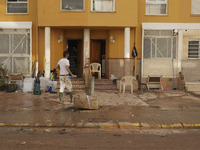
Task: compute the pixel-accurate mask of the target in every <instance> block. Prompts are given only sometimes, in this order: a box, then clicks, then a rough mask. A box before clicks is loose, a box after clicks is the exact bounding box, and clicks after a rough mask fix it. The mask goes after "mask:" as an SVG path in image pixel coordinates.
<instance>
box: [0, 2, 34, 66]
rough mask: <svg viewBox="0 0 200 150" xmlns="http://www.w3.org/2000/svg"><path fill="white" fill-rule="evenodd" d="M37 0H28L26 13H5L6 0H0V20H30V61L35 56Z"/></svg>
mask: <svg viewBox="0 0 200 150" xmlns="http://www.w3.org/2000/svg"><path fill="white" fill-rule="evenodd" d="M36 11H37V0H29V12H28V14H6V0H0V21H10V22H15V21H16V22H17V21H30V22H32V23H33V24H32V35H33V36H32V43H33V44H32V55H33V57H32V63H33V62H34V61H35V59H36V58H37V46H36V27H37V15H36V14H37V13H36Z"/></svg>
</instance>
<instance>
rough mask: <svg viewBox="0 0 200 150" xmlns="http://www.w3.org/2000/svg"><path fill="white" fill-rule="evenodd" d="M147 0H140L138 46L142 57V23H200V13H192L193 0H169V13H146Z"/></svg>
mask: <svg viewBox="0 0 200 150" xmlns="http://www.w3.org/2000/svg"><path fill="white" fill-rule="evenodd" d="M145 6H146V0H139V1H138V8H140V9H139V11H138V27H137V31H138V32H137V48H138V50H139V58H141V48H142V23H148V22H149V23H156V22H157V23H200V15H192V14H191V0H168V14H167V15H164V16H159V15H146V14H145V8H146V7H145Z"/></svg>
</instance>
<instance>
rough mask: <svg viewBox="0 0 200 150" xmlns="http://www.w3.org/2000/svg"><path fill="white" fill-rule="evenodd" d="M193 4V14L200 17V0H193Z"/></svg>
mask: <svg viewBox="0 0 200 150" xmlns="http://www.w3.org/2000/svg"><path fill="white" fill-rule="evenodd" d="M191 2H192V14H193V15H200V0H191Z"/></svg>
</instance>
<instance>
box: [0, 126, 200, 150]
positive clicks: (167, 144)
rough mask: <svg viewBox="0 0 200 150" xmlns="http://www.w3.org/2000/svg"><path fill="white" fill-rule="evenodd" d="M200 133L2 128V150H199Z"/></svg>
mask: <svg viewBox="0 0 200 150" xmlns="http://www.w3.org/2000/svg"><path fill="white" fill-rule="evenodd" d="M199 139H200V130H197V129H195V130H194V129H192V130H191V129H187V130H180V129H179V130H169V129H167V130H166V129H160V130H152V129H148V130H145V129H143V130H120V129H117V130H116V129H115V130H113V129H112V130H102V129H69V128H68V129H63V128H0V149H1V150H66V149H71V150H80V149H82V150H83V149H87V150H132V149H137V150H163V149H169V150H199V147H200V143H199Z"/></svg>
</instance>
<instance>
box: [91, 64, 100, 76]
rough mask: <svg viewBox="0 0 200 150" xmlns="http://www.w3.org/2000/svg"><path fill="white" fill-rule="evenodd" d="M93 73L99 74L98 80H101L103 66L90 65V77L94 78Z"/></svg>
mask: <svg viewBox="0 0 200 150" xmlns="http://www.w3.org/2000/svg"><path fill="white" fill-rule="evenodd" d="M93 72H98V79H101V64H99V63H91V64H90V76H92V73H93Z"/></svg>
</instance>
